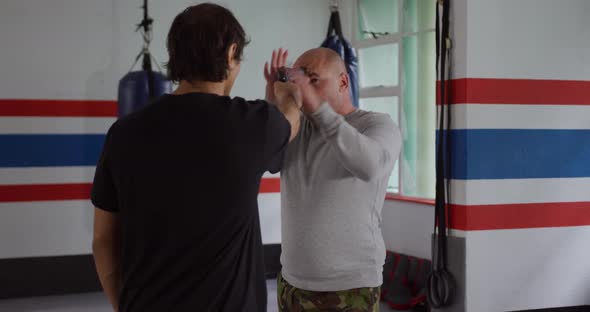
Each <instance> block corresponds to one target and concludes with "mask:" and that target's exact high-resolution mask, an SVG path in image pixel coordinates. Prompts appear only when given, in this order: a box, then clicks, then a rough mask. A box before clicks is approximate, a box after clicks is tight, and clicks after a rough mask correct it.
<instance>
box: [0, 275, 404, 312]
mask: <svg viewBox="0 0 590 312" xmlns="http://www.w3.org/2000/svg"><path fill="white" fill-rule="evenodd" d="M266 284H267V288H268V312H278V307H277V303H276V296H277V294H276V292H277V285H276V281H275V280H268V281H267V282H266ZM0 311H2V312H112V311H113V310H112V309H111V307H110V305H109V303H108V301H107V299H106V297H105V296H104V295H103V294H102V293H87V294H75V295H66V296H49V297H33V298H20V299H10V300H0ZM381 311H392V310H391V309H389V307H387V306H386V305H384V304H383V303H382V304H381Z"/></svg>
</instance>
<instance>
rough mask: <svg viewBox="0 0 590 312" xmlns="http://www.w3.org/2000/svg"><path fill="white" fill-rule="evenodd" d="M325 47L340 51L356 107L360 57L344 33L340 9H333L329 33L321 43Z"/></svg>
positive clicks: (357, 103)
mask: <svg viewBox="0 0 590 312" xmlns="http://www.w3.org/2000/svg"><path fill="white" fill-rule="evenodd" d="M321 46H322V47H323V48H329V49H332V50H334V51H336V53H338V54H339V55H340V56H341V57H342V59H343V60H344V63H345V64H346V70H347V71H348V77H349V80H350V88H349V90H350V98H351V99H352V104H353V105H354V106H355V107H358V106H359V81H358V58H357V56H356V52H355V50H354V48H353V47H352V45H351V44H350V42H348V40H346V39H345V38H344V36H343V35H342V25H341V24H340V14H339V13H338V10H332V14H331V15H330V25H329V26H328V35H327V36H326V40H324V42H323V43H322V45H321Z"/></svg>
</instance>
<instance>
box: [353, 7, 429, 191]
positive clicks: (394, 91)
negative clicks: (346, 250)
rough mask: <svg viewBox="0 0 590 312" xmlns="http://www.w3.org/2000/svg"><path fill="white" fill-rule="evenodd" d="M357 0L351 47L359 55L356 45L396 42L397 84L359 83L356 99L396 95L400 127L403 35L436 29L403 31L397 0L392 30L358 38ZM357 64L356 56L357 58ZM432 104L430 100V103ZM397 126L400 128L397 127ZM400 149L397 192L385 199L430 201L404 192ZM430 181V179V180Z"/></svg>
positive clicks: (402, 103) (358, 46) (361, 47)
mask: <svg viewBox="0 0 590 312" xmlns="http://www.w3.org/2000/svg"><path fill="white" fill-rule="evenodd" d="M360 1H361V0H354V1H353V5H352V26H353V32H352V47H353V48H354V49H355V50H356V53H357V55H359V49H365V48H371V47H377V46H382V45H386V44H397V45H398V72H397V75H398V85H397V86H373V87H367V88H362V87H361V86H360V83H359V100H360V99H362V98H381V97H397V98H398V104H399V107H398V113H397V116H398V118H397V119H398V120H397V124H398V127H400V128H401V125H402V118H403V117H404V94H403V87H404V85H403V84H404V80H403V72H404V62H403V60H404V55H403V52H404V46H403V42H404V40H403V39H404V38H406V37H411V36H419V35H421V34H426V33H429V32H435V31H436V29H435V28H434V27H433V28H426V29H418V31H412V32H405V31H404V4H405V1H406V0H398V3H397V5H398V8H397V12H398V21H397V22H398V32H397V33H394V34H387V35H383V36H379V37H377V38H367V39H365V38H359V29H360V27H359V26H360V25H359V8H360ZM359 64H360V60H359ZM433 83H436V81H434V82H433ZM433 105H434V103H433ZM400 130H401V129H400ZM403 153H404V144H402V146H401V150H400V157H399V160H398V166H399V167H398V168H399V170H398V176H397V182H398V190H397V192H387V196H386V199H388V200H403V201H411V202H419V203H431V202H432V203H433V202H434V199H433V198H428V197H410V196H405V195H404V190H403V183H402V182H403V181H402V168H401V157H402V156H401V155H403ZM433 183H434V181H433Z"/></svg>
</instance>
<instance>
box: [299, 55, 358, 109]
mask: <svg viewBox="0 0 590 312" xmlns="http://www.w3.org/2000/svg"><path fill="white" fill-rule="evenodd" d="M294 66H295V68H300V69H303V72H304V73H305V76H307V77H308V78H309V79H308V81H309V82H308V83H309V84H311V85H312V86H313V89H314V90H315V92H316V93H317V94H318V95H319V97H320V98H321V99H322V101H323V102H328V103H329V104H330V105H331V106H332V108H333V109H334V110H335V111H336V112H338V113H339V114H343V115H344V114H346V113H349V112H351V111H352V110H354V106H353V105H352V101H351V99H350V93H349V86H350V82H349V77H348V72H347V70H346V65H345V64H344V60H342V58H341V57H340V55H338V53H336V52H335V51H334V50H331V49H327V48H317V49H312V50H309V51H307V52H305V53H303V54H302V55H301V56H300V57H299V58H298V59H297V61H296V62H295V64H294ZM304 102H305V94H304ZM304 105H305V103H304Z"/></svg>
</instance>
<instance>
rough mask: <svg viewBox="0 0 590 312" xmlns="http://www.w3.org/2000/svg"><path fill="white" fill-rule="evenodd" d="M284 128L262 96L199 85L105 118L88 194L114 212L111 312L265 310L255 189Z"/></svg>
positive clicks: (274, 157)
mask: <svg viewBox="0 0 590 312" xmlns="http://www.w3.org/2000/svg"><path fill="white" fill-rule="evenodd" d="M290 131H291V130H290V126H289V123H288V121H287V120H286V119H285V117H284V116H283V115H282V114H281V112H279V111H278V109H277V108H276V107H274V106H272V105H270V104H268V103H266V102H264V101H253V102H250V101H245V100H244V99H242V98H233V99H231V98H229V97H222V96H217V95H212V94H203V93H190V94H185V95H165V96H163V97H161V98H159V99H157V100H156V101H154V103H152V104H150V105H149V106H147V107H146V108H145V109H143V110H141V111H139V112H137V113H134V114H131V115H129V116H127V117H125V118H122V119H120V120H119V121H117V122H116V123H115V124H114V125H113V126H112V127H111V129H110V130H109V132H108V134H107V136H106V141H105V145H104V149H103V152H102V156H101V158H100V160H99V162H98V165H97V168H96V174H95V177H94V187H93V190H92V202H93V204H94V205H95V206H96V207H98V208H100V209H104V210H107V211H111V212H116V213H118V214H119V217H120V220H121V225H122V278H123V286H122V289H121V296H120V303H119V305H120V311H121V312H129V311H141V312H149V311H158V312H161V311H229V312H235V311H266V304H267V298H266V296H267V295H266V281H265V277H264V275H265V274H264V262H263V254H262V239H261V234H260V221H259V216H258V203H257V197H258V190H259V187H260V179H261V178H262V175H263V173H264V172H265V171H267V170H268V171H271V172H273V173H274V172H277V171H279V170H280V167H281V165H282V158H283V153H284V150H285V148H286V146H287V144H288V141H289V136H290Z"/></svg>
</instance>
